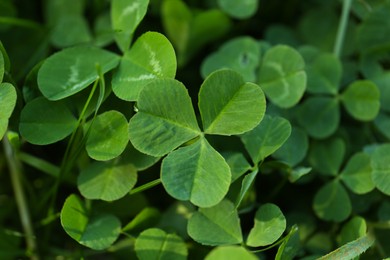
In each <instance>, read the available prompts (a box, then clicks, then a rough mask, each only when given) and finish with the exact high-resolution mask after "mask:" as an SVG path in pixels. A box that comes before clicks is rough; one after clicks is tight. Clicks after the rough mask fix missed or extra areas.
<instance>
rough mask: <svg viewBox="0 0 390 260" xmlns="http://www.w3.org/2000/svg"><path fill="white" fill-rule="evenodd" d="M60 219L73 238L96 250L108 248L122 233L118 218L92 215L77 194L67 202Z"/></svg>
mask: <svg viewBox="0 0 390 260" xmlns="http://www.w3.org/2000/svg"><path fill="white" fill-rule="evenodd" d="M60 217H61V225H62V227H63V228H64V230H65V232H66V233H67V234H68V235H69V236H70V237H71V238H73V239H74V240H76V241H77V242H78V243H80V244H81V245H84V246H87V247H89V248H92V249H94V250H102V249H105V248H108V247H109V246H111V245H112V244H113V243H114V242H115V240H116V239H117V238H118V236H119V234H120V232H121V223H120V221H119V220H118V219H117V217H115V216H113V215H109V214H99V215H92V214H91V211H90V210H89V209H88V208H87V207H86V206H85V205H84V203H83V202H82V201H81V199H80V198H79V197H78V196H77V195H75V194H72V195H70V196H69V197H68V198H67V199H66V200H65V203H64V205H63V207H62V210H61V216H60Z"/></svg>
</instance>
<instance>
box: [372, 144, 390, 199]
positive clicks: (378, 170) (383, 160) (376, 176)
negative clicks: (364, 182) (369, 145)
mask: <svg viewBox="0 0 390 260" xmlns="http://www.w3.org/2000/svg"><path fill="white" fill-rule="evenodd" d="M371 167H372V181H373V182H374V184H375V186H376V187H377V188H378V190H380V191H381V192H383V193H385V194H386V195H390V144H383V145H381V146H379V147H377V148H376V149H375V151H374V153H373V154H372V157H371Z"/></svg>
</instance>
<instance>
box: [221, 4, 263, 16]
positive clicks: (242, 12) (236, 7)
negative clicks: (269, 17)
mask: <svg viewBox="0 0 390 260" xmlns="http://www.w3.org/2000/svg"><path fill="white" fill-rule="evenodd" d="M217 3H218V5H219V7H220V8H221V9H222V11H224V12H225V13H227V14H228V15H230V16H231V17H233V18H236V19H247V18H250V17H251V16H253V15H254V14H255V13H256V11H257V8H258V5H259V0H245V1H236V0H217Z"/></svg>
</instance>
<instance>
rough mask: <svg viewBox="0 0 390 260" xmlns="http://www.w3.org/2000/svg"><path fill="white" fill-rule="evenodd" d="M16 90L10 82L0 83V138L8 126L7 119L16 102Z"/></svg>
mask: <svg viewBox="0 0 390 260" xmlns="http://www.w3.org/2000/svg"><path fill="white" fill-rule="evenodd" d="M16 99H17V96H16V90H15V88H14V86H12V85H11V84H10V83H0V140H1V139H2V138H3V136H4V134H5V132H6V131H7V128H8V120H9V118H10V117H11V115H12V112H13V111H14V108H15V104H16Z"/></svg>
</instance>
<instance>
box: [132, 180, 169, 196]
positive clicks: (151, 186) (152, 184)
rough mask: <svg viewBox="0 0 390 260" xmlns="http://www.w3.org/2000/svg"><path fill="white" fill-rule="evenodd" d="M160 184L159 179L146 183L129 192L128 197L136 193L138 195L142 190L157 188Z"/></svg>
mask: <svg viewBox="0 0 390 260" xmlns="http://www.w3.org/2000/svg"><path fill="white" fill-rule="evenodd" d="M160 183H161V179H157V180H154V181H151V182H148V183H145V184H143V185H141V186H139V187H137V188H135V189H132V190H131V191H130V193H129V194H130V195H133V194H136V193H139V192H143V191H144V190H148V189H150V188H153V187H154V186H157V185H159V184H160Z"/></svg>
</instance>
